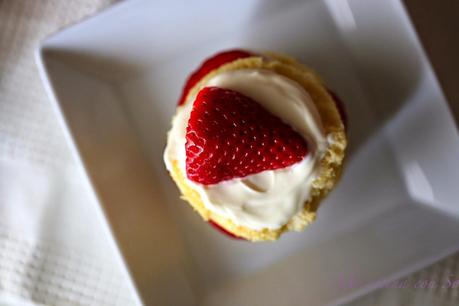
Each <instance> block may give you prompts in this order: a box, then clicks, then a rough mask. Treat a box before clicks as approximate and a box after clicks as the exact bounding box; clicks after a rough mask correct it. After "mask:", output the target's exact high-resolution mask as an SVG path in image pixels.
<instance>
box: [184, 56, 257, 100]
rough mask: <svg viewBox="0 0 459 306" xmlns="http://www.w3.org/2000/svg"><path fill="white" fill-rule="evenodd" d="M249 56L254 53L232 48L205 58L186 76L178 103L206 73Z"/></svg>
mask: <svg viewBox="0 0 459 306" xmlns="http://www.w3.org/2000/svg"><path fill="white" fill-rule="evenodd" d="M250 56H254V54H253V53H250V52H248V51H245V50H240V49H234V50H228V51H224V52H220V53H218V54H216V55H214V56H212V57H211V58H208V59H207V60H205V61H204V62H203V63H202V64H201V66H200V67H199V68H198V69H197V70H195V71H194V72H193V73H192V74H191V75H190V76H189V77H188V80H187V81H186V83H185V86H184V87H183V91H182V96H181V97H180V99H179V102H178V105H182V104H183V103H184V102H185V99H186V96H187V95H188V92H189V91H190V89H191V88H193V86H194V85H196V83H197V82H199V80H201V79H202V78H203V77H204V76H205V75H206V74H208V73H209V72H211V71H212V70H214V69H217V68H218V67H220V66H222V65H224V64H226V63H229V62H232V61H234V60H237V59H240V58H244V57H250Z"/></svg>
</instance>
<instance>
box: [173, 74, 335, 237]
mask: <svg viewBox="0 0 459 306" xmlns="http://www.w3.org/2000/svg"><path fill="white" fill-rule="evenodd" d="M205 86H217V87H220V88H225V89H231V90H235V91H238V92H240V93H242V94H244V95H246V96H248V97H250V98H252V99H253V100H255V101H257V102H258V103H260V104H261V105H262V106H263V107H264V108H265V109H267V110H268V111H270V112H271V113H272V114H274V115H276V116H278V117H279V118H281V119H282V120H283V121H284V122H285V123H287V124H289V125H290V126H291V127H292V128H293V129H294V130H296V131H297V132H298V133H299V134H300V135H302V136H303V137H304V138H305V139H306V141H307V142H308V148H309V153H308V155H306V157H305V158H304V159H303V160H301V161H300V162H298V163H296V164H294V165H291V166H289V167H286V168H283V169H276V170H266V171H262V172H260V173H256V174H252V175H248V176H246V177H243V178H234V179H231V180H227V181H223V182H220V183H218V184H213V185H202V184H199V183H196V182H193V181H191V180H189V179H188V178H186V179H187V183H188V184H189V185H190V186H191V187H192V188H193V189H194V190H196V191H197V192H198V193H199V195H200V196H201V199H202V201H203V203H204V205H205V207H206V208H207V209H208V210H210V211H212V212H214V213H215V214H218V215H220V216H222V217H225V218H228V219H230V220H231V221H233V222H234V223H235V224H237V225H241V226H245V227H248V228H250V229H253V230H261V229H264V228H267V229H278V228H280V227H282V226H283V225H285V224H286V223H287V222H288V221H289V220H290V219H291V218H292V217H293V216H294V215H295V214H297V213H298V212H300V211H301V210H302V208H303V205H304V203H305V202H306V201H307V200H308V198H309V196H310V190H311V187H312V183H313V181H314V179H315V178H316V177H317V176H318V174H319V171H320V160H321V158H322V157H323V154H324V153H325V152H326V150H327V146H328V141H327V135H325V134H324V131H323V127H322V123H321V120H320V115H319V113H318V111H317V109H316V107H315V105H314V102H313V101H312V99H311V97H310V95H309V94H308V93H307V92H306V91H305V90H304V89H303V88H302V87H301V86H300V85H299V84H297V83H296V82H295V81H293V80H290V79H289V78H287V77H284V76H282V75H279V74H277V73H275V72H272V71H268V70H262V69H245V70H235V71H228V72H223V73H220V74H218V75H216V76H214V77H213V78H211V79H210V80H209V81H208V82H207V84H205ZM194 100H195V96H191V97H188V99H187V101H185V103H184V104H183V105H181V106H179V107H178V108H177V113H176V115H175V117H174V118H173V121H172V129H171V130H170V132H169V134H168V139H167V146H166V149H165V152H164V161H165V164H166V167H167V168H168V170H169V171H171V169H172V161H174V160H176V161H178V165H179V168H180V171H182V172H183V173H184V174H186V152H185V143H186V127H187V125H188V119H189V117H190V113H191V109H192V106H193V102H194Z"/></svg>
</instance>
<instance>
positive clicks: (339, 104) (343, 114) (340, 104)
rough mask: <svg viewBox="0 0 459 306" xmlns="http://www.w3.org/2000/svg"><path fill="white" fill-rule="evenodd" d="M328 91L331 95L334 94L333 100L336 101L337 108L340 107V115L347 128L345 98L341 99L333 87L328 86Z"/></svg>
mask: <svg viewBox="0 0 459 306" xmlns="http://www.w3.org/2000/svg"><path fill="white" fill-rule="evenodd" d="M327 91H328V93H329V94H330V96H332V98H333V101H335V104H336V108H337V109H338V112H339V115H340V117H341V120H342V121H343V124H344V128H345V129H346V130H347V122H348V119H347V112H346V107H345V106H344V102H343V100H341V98H340V97H338V95H337V94H336V93H335V92H334V91H333V90H331V89H329V88H327Z"/></svg>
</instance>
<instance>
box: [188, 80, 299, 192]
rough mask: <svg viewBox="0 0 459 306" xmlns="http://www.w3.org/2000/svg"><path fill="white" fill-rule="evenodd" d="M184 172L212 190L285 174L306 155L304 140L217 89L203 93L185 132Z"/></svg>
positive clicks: (248, 103) (238, 97) (273, 118)
mask: <svg viewBox="0 0 459 306" xmlns="http://www.w3.org/2000/svg"><path fill="white" fill-rule="evenodd" d="M185 148H186V172H187V176H188V178H189V179H190V180H192V181H194V182H197V183H200V184H204V185H211V184H216V183H219V182H221V181H225V180H229V179H232V178H238V177H244V176H247V175H250V174H255V173H259V172H261V171H264V170H274V169H279V168H285V167H288V166H290V165H293V164H295V163H297V162H299V161H301V160H302V159H303V158H304V157H305V156H306V154H307V153H308V146H307V143H306V141H305V139H304V138H303V137H302V136H301V135H299V134H298V133H297V132H295V131H294V130H293V129H292V128H291V127H290V126H289V125H287V124H285V123H283V122H282V121H281V119H279V118H278V117H276V116H274V115H272V114H271V113H269V112H268V111H267V110H265V109H264V108H263V107H262V106H261V105H260V104H258V103H257V102H255V101H254V100H252V99H251V98H249V97H247V96H245V95H243V94H241V93H239V92H236V91H234V90H228V89H222V88H218V87H206V88H204V89H202V90H201V91H200V92H199V93H198V95H197V97H196V100H195V102H194V104H193V108H192V111H191V114H190V119H189V121H188V127H187V131H186V145H185Z"/></svg>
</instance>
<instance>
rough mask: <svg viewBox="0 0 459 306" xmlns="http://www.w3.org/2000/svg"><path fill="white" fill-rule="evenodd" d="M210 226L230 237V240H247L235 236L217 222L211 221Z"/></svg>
mask: <svg viewBox="0 0 459 306" xmlns="http://www.w3.org/2000/svg"><path fill="white" fill-rule="evenodd" d="M209 224H210V225H212V226H213V227H214V228H215V229H216V230H218V231H219V232H220V233H222V234H225V235H226V236H229V237H230V238H233V239H239V240H245V239H244V238H242V237H239V236H236V235H235V234H233V233H231V232H230V231H228V230H226V229H225V228H223V227H222V226H221V225H220V224H218V223H217V222H215V221H213V220H209Z"/></svg>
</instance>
